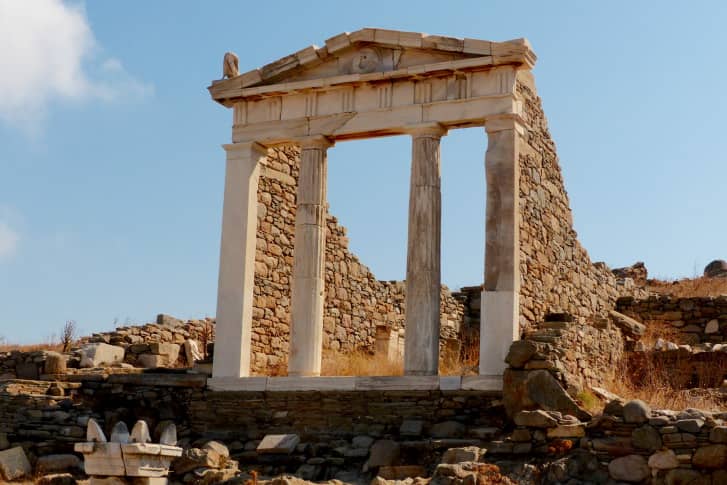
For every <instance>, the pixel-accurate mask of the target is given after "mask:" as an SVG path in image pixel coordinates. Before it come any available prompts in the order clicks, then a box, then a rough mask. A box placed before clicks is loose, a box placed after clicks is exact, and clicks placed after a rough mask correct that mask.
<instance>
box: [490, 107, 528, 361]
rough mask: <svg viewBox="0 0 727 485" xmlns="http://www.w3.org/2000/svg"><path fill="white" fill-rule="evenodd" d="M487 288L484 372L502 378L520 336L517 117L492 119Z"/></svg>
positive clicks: (518, 134)
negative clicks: (509, 352) (514, 344)
mask: <svg viewBox="0 0 727 485" xmlns="http://www.w3.org/2000/svg"><path fill="white" fill-rule="evenodd" d="M485 128H486V130H487V154H486V156H485V172H486V178H487V208H486V223H485V286H484V289H483V292H482V299H481V312H480V374H481V375H502V374H503V372H504V370H505V367H506V364H505V357H506V356H507V352H508V350H509V349H510V345H511V344H512V342H514V341H515V340H517V339H518V338H519V337H520V335H519V334H520V329H519V320H520V305H519V294H520V209H519V203H518V202H519V187H520V182H519V181H520V169H519V160H518V157H519V145H520V137H521V135H522V134H523V133H524V130H523V127H522V125H521V124H520V123H519V122H518V120H517V119H516V118H515V117H508V116H505V117H498V118H494V119H488V120H487V122H486V125H485Z"/></svg>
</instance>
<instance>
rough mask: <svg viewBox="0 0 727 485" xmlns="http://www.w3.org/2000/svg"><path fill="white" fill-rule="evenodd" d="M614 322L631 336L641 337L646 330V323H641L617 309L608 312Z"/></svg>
mask: <svg viewBox="0 0 727 485" xmlns="http://www.w3.org/2000/svg"><path fill="white" fill-rule="evenodd" d="M608 314H609V315H610V317H611V320H612V321H613V323H614V324H615V325H616V326H617V327H618V328H620V329H621V331H622V332H623V333H625V334H626V335H628V336H629V337H632V338H635V339H639V338H641V336H642V335H644V332H646V325H644V324H643V323H639V322H637V321H636V320H634V319H633V318H631V317H627V316H626V315H624V314H623V313H619V312H617V311H615V310H611V311H610V312H608Z"/></svg>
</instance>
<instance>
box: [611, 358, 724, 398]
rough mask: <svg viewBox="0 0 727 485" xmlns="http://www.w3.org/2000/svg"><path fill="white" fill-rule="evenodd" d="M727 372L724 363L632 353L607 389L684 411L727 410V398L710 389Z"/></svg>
mask: <svg viewBox="0 0 727 485" xmlns="http://www.w3.org/2000/svg"><path fill="white" fill-rule="evenodd" d="M725 374H727V364H725V363H724V362H694V361H691V360H689V359H688V358H686V357H679V356H678V357H676V358H675V359H672V360H665V359H664V358H660V357H658V353H646V354H642V355H638V356H631V357H630V358H627V359H625V360H624V361H622V363H621V364H620V365H619V366H618V369H617V371H616V373H615V375H616V377H615V378H614V380H613V381H612V382H611V383H610V384H609V385H608V386H606V387H607V389H608V390H609V391H611V392H613V393H614V394H617V395H619V396H621V397H623V398H624V399H641V400H643V401H645V402H647V403H649V404H650V405H651V406H652V407H657V408H663V409H674V410H681V409H686V408H698V409H704V410H710V411H716V410H720V409H724V407H725V398H724V396H722V397H720V396H719V394H718V393H716V392H713V391H710V390H709V389H714V388H716V387H719V385H720V384H721V382H722V379H723V378H724V376H725Z"/></svg>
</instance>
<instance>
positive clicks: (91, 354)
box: [80, 342, 124, 368]
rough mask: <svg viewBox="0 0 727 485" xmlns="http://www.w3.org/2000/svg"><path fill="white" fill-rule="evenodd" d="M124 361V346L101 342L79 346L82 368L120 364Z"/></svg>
mask: <svg viewBox="0 0 727 485" xmlns="http://www.w3.org/2000/svg"><path fill="white" fill-rule="evenodd" d="M123 361H124V348H123V347H118V346H116V345H109V344H105V343H102V342H97V343H92V344H86V345H84V346H83V347H82V348H81V364H80V366H81V367H82V368H92V367H101V366H103V365H109V366H110V365H114V364H120V363H121V362H123Z"/></svg>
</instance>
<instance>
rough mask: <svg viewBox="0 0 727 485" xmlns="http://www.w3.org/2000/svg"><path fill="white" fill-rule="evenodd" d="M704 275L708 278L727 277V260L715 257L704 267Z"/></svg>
mask: <svg viewBox="0 0 727 485" xmlns="http://www.w3.org/2000/svg"><path fill="white" fill-rule="evenodd" d="M704 276H706V277H707V278H727V261H725V260H723V259H715V260H714V261H712V262H711V263H709V264H708V265H707V266H705V267H704Z"/></svg>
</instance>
